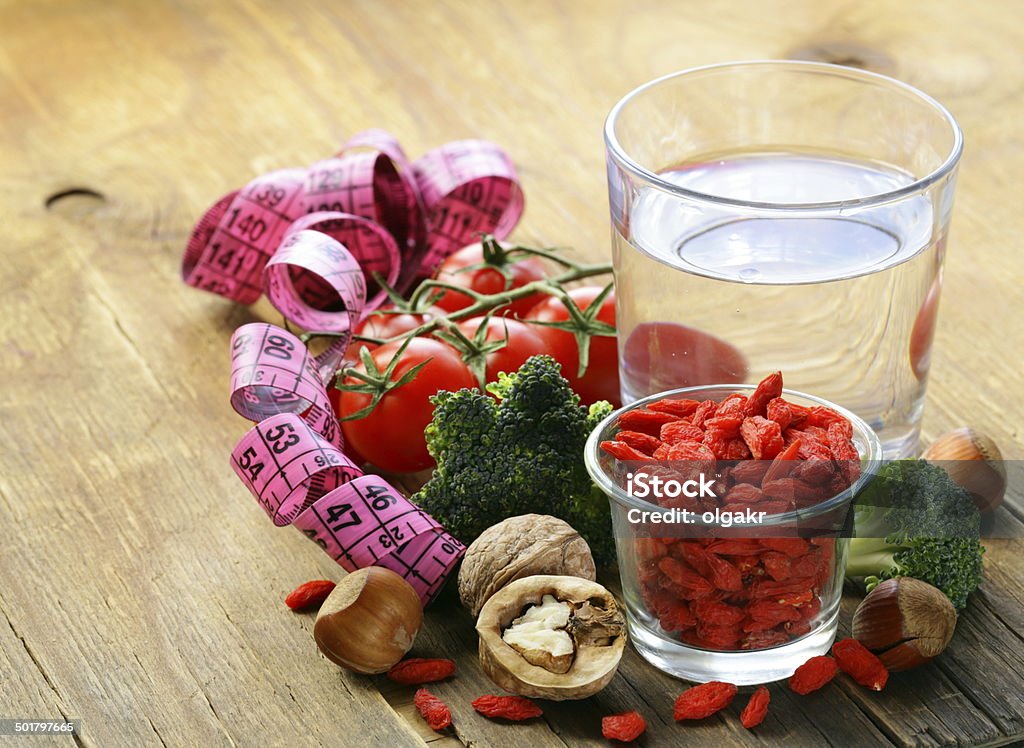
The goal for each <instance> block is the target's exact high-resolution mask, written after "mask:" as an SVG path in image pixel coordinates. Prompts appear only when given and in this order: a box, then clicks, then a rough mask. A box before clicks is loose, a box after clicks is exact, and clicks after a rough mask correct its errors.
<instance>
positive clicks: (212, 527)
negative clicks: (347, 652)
mask: <svg viewBox="0 0 1024 748" xmlns="http://www.w3.org/2000/svg"><path fill="white" fill-rule="evenodd" d="M1020 13H1021V8H1020V5H1019V4H1018V3H1017V2H1015V0H1003V1H1001V2H999V1H996V0H989V1H987V2H985V3H974V4H971V5H970V6H969V7H967V6H964V5H963V4H962V3H959V2H956V0H907V1H906V2H899V3H894V2H889V0H860V1H859V2H845V1H843V2H839V1H836V0H728V1H727V0H705V1H704V2H700V3H697V2H684V3H677V4H674V5H672V6H671V7H670V6H667V5H666V4H664V3H660V2H657V1H656V0H640V1H638V2H630V3H626V2H617V1H613V0H587V1H586V2H584V1H583V0H577V1H570V0H563V1H562V2H554V3H551V2H542V1H541V0H526V1H524V2H517V3H503V2H498V1H497V0H487V1H481V2H469V1H468V0H444V1H442V0H438V1H437V2H430V3H427V2H422V3H411V2H405V3H403V2H398V1H397V0H388V1H384V0H376V1H374V0H365V1H363V2H359V1H355V0H352V1H349V2H340V3H313V2H289V3H283V2H281V3H274V2H269V0H268V1H261V0H239V2H234V3H227V2H199V1H198V0H183V1H182V2H147V3H140V2H135V1H134V0H107V1H105V2H99V1H98V0H81V1H79V2H70V1H67V0H38V1H31V2H19V1H16V0H7V1H6V2H0V29H2V32H0V104H2V110H0V111H2V116H0V224H2V226H3V229H4V240H3V243H2V244H0V372H2V373H3V376H4V386H3V387H2V388H0V439H2V444H3V449H2V451H0V611H2V613H3V619H2V620H0V696H2V698H0V705H2V706H0V712H2V714H0V716H29V715H31V716H47V717H59V716H60V715H65V716H67V717H73V718H81V719H82V720H83V722H84V730H83V734H82V735H81V737H80V742H81V743H82V744H83V745H89V746H117V745H128V746H139V745H160V744H166V745H284V744H289V745H291V744H311V745H317V744H323V745H375V746H376V745H380V746H403V745H422V744H423V743H424V741H431V742H432V744H436V745H459V744H465V745H478V746H492V745H536V746H547V745H553V746H561V745H587V744H595V745H596V744H599V743H600V740H599V738H598V735H597V732H596V729H597V728H596V727H595V725H596V720H597V718H598V717H599V716H600V714H602V713H607V712H609V711H612V710H615V711H619V710H622V709H626V708H630V707H636V708H639V709H640V711H641V712H643V713H644V714H645V716H646V717H647V719H648V721H649V722H650V724H651V735H650V736H649V739H648V741H647V744H649V745H668V744H674V743H676V742H678V741H682V740H687V741H693V742H699V743H704V742H711V741H715V742H721V743H724V744H733V745H747V744H753V743H766V742H769V741H770V742H782V741H785V742H786V743H788V744H792V745H821V744H826V743H831V744H834V745H878V744H883V745H885V744H889V743H897V744H901V745H968V744H975V743H986V742H988V743H998V742H1004V743H1005V742H1009V741H1012V740H1014V739H1015V736H1016V738H1019V737H1020V736H1021V735H1022V734H1024V704H1022V703H1021V701H1020V695H1019V694H1020V693H1021V690H1022V689H1021V688H1020V685H1021V684H1020V680H1019V676H1020V673H1021V672H1022V671H1024V661H1022V660H1021V655H1020V652H1021V649H1020V645H1021V635H1020V632H1021V630H1022V628H1024V626H1022V624H1024V621H1022V618H1024V615H1022V612H1021V603H1022V601H1024V590H1022V586H1021V571H1022V569H1024V561H1022V560H1021V559H1022V556H1021V553H1020V551H1021V547H1020V543H1019V541H1000V542H999V543H993V544H992V547H991V550H990V553H989V555H988V558H987V560H986V564H987V567H988V578H987V581H986V584H985V588H984V592H983V594H982V595H980V596H979V599H978V600H977V601H975V603H974V604H973V605H972V608H971V609H970V611H969V612H968V613H967V614H966V615H965V616H964V617H963V619H962V621H961V631H960V634H959V635H958V637H957V639H956V642H955V644H954V647H953V648H952V649H951V651H950V653H949V655H948V656H944V657H943V658H942V660H940V662H938V663H936V664H934V665H932V666H929V667H928V668H926V669H924V670H921V671H918V672H916V673H914V674H908V675H907V676H900V677H899V678H894V683H893V686H892V687H891V688H890V689H889V690H888V691H887V692H886V694H884V695H883V696H881V697H876V696H873V695H867V694H864V693H862V692H859V691H856V690H853V689H850V688H836V689H830V690H829V691H828V692H823V693H821V694H818V695H816V696H814V697H810V698H809V699H807V700H801V699H798V698H797V697H795V696H793V695H792V694H790V693H788V692H787V691H786V690H785V689H784V688H778V687H773V697H774V698H775V704H774V706H773V710H772V713H771V715H770V716H769V718H768V721H767V722H766V724H765V726H764V727H763V729H762V730H761V731H759V732H758V733H756V734H752V733H747V732H746V731H744V730H742V728H739V727H738V721H737V719H736V714H737V713H738V709H739V708H740V705H739V704H738V705H737V706H734V707H732V708H731V709H730V711H729V712H728V713H727V714H726V715H725V716H724V717H723V718H721V719H718V718H716V719H713V720H709V721H708V724H702V725H697V726H693V727H686V728H683V727H679V726H676V725H674V724H672V723H671V720H670V718H669V717H668V716H667V715H670V705H671V701H672V699H673V698H674V697H675V695H676V693H677V692H678V691H679V690H680V689H681V685H680V684H679V683H678V682H676V681H673V680H672V679H670V678H667V677H665V676H662V675H660V674H658V673H656V672H654V671H653V670H652V669H651V668H650V667H648V666H646V665H645V664H644V663H642V662H641V661H640V660H639V659H638V658H637V657H636V655H635V654H632V653H630V654H629V655H628V656H627V657H626V658H625V661H624V663H623V667H622V676H621V677H619V678H617V679H616V680H615V681H614V682H613V684H612V685H611V686H610V687H609V688H608V689H607V690H606V691H605V692H603V693H602V694H600V696H598V697H596V698H595V699H593V700H591V701H590V702H587V703H586V704H584V707H585V710H580V709H578V708H573V707H569V706H567V705H552V706H551V707H550V708H549V711H548V718H547V719H546V720H544V721H540V722H537V723H535V724H532V725H521V726H517V727H515V728H510V727H508V726H504V725H497V724H494V723H491V722H488V721H486V720H484V719H482V718H479V717H477V716H476V715H474V714H473V713H472V711H471V709H470V708H469V706H468V701H469V699H470V697H472V696H475V695H478V694H479V693H481V692H484V691H487V690H490V689H489V685H488V683H487V682H486V680H485V679H484V677H483V676H482V675H481V673H480V672H479V670H478V669H476V667H475V664H474V662H475V653H474V648H475V640H474V635H473V631H472V625H471V621H470V620H469V618H468V616H466V615H464V614H463V613H462V611H461V609H459V608H458V607H457V606H456V605H455V603H454V602H453V601H452V600H451V599H450V598H449V599H448V600H447V601H446V602H443V603H442V604H441V605H439V606H438V607H437V608H435V609H433V610H432V611H430V613H429V615H428V626H427V627H426V628H425V630H424V633H423V635H422V637H421V639H420V641H419V642H418V643H417V651H421V652H422V653H423V654H437V653H440V652H445V653H448V652H453V653H454V656H455V657H456V659H457V660H458V662H459V668H460V674H459V676H458V678H456V679H454V680H452V681H450V682H448V683H444V684H439V686H438V687H437V689H436V690H437V692H438V693H439V695H441V696H442V697H444V698H448V699H449V700H450V701H451V704H452V708H453V711H454V712H455V715H456V724H457V728H456V730H455V731H454V732H452V733H451V734H450V735H447V736H443V737H438V736H435V735H433V734H431V733H430V732H429V730H427V729H426V728H425V727H424V726H423V724H422V722H421V721H419V718H418V717H417V716H416V715H415V713H414V712H413V710H412V709H411V706H410V699H411V693H409V692H407V691H406V690H403V689H396V688H394V687H390V686H388V685H387V684H384V683H381V682H380V679H373V678H361V677H355V676H348V675H344V674H342V673H341V672H339V671H338V670H337V669H336V668H334V667H333V666H331V665H330V664H329V663H327V662H326V661H325V660H324V659H323V658H320V657H318V655H317V653H316V651H315V649H314V647H313V644H312V638H311V635H310V630H311V620H310V619H309V618H308V617H306V616H296V615H292V614H289V613H288V612H287V611H286V610H284V608H283V606H282V603H281V601H282V599H283V597H284V595H285V594H286V593H287V592H288V591H289V590H290V589H291V588H292V587H293V586H294V585H295V584H296V583H298V582H300V581H304V580H305V579H307V578H313V577H325V576H326V577H332V576H337V575H338V569H337V567H335V565H334V564H333V563H331V562H330V561H329V560H328V559H327V558H326V557H324V556H323V554H321V553H320V552H319V551H318V550H317V549H316V548H315V547H314V546H312V545H311V544H309V543H308V542H307V541H306V540H305V539H303V538H302V537H301V536H300V535H299V534H298V533H296V532H294V531H291V530H278V529H275V528H273V527H272V526H271V525H270V523H268V522H267V521H266V518H265V517H264V516H263V514H262V512H261V511H260V509H259V508H258V507H257V505H256V504H255V503H254V502H253V501H252V500H251V499H250V498H249V497H248V496H247V495H246V493H245V491H244V489H243V488H242V486H241V485H240V484H239V483H238V481H237V480H236V479H235V477H234V476H233V475H232V473H231V470H230V469H229V467H228V459H227V458H228V452H229V449H230V446H231V445H232V444H233V443H234V441H235V440H236V439H237V438H238V437H239V436H240V435H241V434H242V433H243V432H244V431H245V429H246V427H247V424H246V423H245V422H243V421H242V420H241V419H239V418H238V417H237V416H236V415H235V414H234V413H233V412H232V411H231V409H230V407H229V406H228V404H227V397H226V395H227V392H226V388H227V381H226V380H227V374H228V363H227V355H226V347H227V341H228V337H229V335H230V333H231V331H232V330H233V329H234V328H235V327H236V326H237V325H239V324H242V323H244V322H246V321H250V320H253V319H263V318H267V319H276V317H274V316H272V315H271V313H270V311H271V310H269V307H267V306H266V304H265V303H261V304H257V305H256V306H254V307H252V308H240V307H236V306H233V305H231V304H229V303H227V302H225V301H223V300H222V299H220V298H217V297H213V296H209V295H205V294H202V293H200V292H197V291H195V290H193V289H189V288H186V287H185V286H184V285H183V284H182V283H181V282H180V279H179V275H178V266H179V261H180V254H181V251H182V249H183V246H184V243H185V240H186V237H187V235H188V232H189V230H190V228H191V226H192V224H193V222H194V221H195V220H196V218H197V217H198V216H199V215H200V213H201V212H202V210H203V209H205V207H206V206H207V205H208V204H209V203H210V202H212V201H213V200H214V199H215V198H216V197H218V196H219V195H220V194H222V193H223V192H225V191H227V190H228V189H231V188H233V187H235V186H237V185H239V184H241V183H244V182H245V181H247V180H248V179H249V178H251V177H252V176H253V175H255V174H257V173H259V172H263V171H267V170H270V169H273V168H277V167H283V166H290V165H301V164H308V163H310V162H312V161H314V160H316V159H318V158H321V157H323V156H326V155H328V154H330V153H332V152H333V151H334V149H336V148H337V146H338V145H339V144H340V143H341V142H342V141H343V140H344V139H345V138H346V137H347V136H348V135H349V134H351V133H353V132H356V131H358V130H361V129H364V128H367V127H386V128H388V129H390V130H392V131H393V132H395V133H396V134H397V135H398V136H399V138H400V139H401V141H402V142H403V144H404V145H405V146H406V148H407V150H408V151H409V152H410V154H412V155H418V154H420V153H422V152H423V151H425V150H427V149H428V148H431V147H434V146H436V145H438V144H440V143H442V142H444V141H446V140H451V139H455V138H459V137H483V138H489V139H492V140H495V141H497V142H498V143H500V144H502V145H503V146H504V147H505V148H506V149H507V150H508V151H509V152H510V153H511V154H512V155H513V157H514V159H515V160H516V162H517V164H518V166H519V167H520V173H521V175H522V180H523V185H524V188H525V191H526V195H527V212H526V216H525V219H524V221H523V223H522V224H521V226H520V228H519V229H518V230H517V232H516V234H515V237H516V238H517V239H520V240H522V241H523V242H531V243H540V244H557V245H571V246H574V247H576V248H577V250H578V251H579V252H580V253H581V254H582V255H585V256H587V257H589V258H592V259H599V258H604V257H607V255H608V227H607V207H606V199H605V185H604V164H603V148H602V142H601V129H600V125H601V122H602V121H603V118H604V115H605V113H606V112H607V111H608V109H609V108H610V107H611V105H612V104H613V103H614V102H615V101H616V100H617V99H618V98H619V96H621V95H622V94H623V93H624V92H626V91H627V90H629V89H630V88H632V87H633V86H635V85H637V84H639V83H641V82H643V81H645V80H648V79H650V78H652V77H654V76H656V75H659V74H662V73H666V72H670V71H673V70H677V69H680V68H684V67H688V66H692V65H699V64H707V63H713V62H721V61H726V60H731V59H752V58H779V57H799V58H813V59H822V58H824V59H829V60H839V61H843V62H847V63H851V64H866V65H868V66H870V67H874V68H875V69H880V70H883V71H884V72H888V73H891V74H894V75H897V76H899V77H901V78H904V79H905V80H907V81H908V82H910V83H912V84H915V85H918V86H920V87H922V88H923V89H924V90H926V91H927V92H929V93H931V94H932V95H934V96H936V97H937V98H939V99H941V100H942V101H943V102H944V103H945V104H947V105H948V106H949V107H950V108H951V109H952V111H953V112H954V113H955V115H956V116H957V117H958V118H959V120H960V122H961V123H962V125H963V128H964V131H965V134H966V138H967V149H966V152H965V156H964V160H963V164H962V169H961V177H960V184H959V190H958V196H957V208H956V212H955V216H954V220H953V228H952V238H951V249H950V252H949V257H948V263H947V269H946V284H945V290H944V294H943V301H942V309H941V314H940V319H939V326H938V332H937V339H936V348H935V355H934V358H933V363H932V374H931V382H930V388H929V394H928V406H927V411H926V416H925V426H926V432H927V433H928V434H931V435H934V434H936V433H938V432H940V431H942V430H945V429H947V428H950V427H954V426H958V425H961V424H963V423H970V424H973V425H975V426H976V427H978V428H980V429H982V430H984V431H986V432H988V433H990V434H991V435H992V436H993V437H994V438H995V439H996V441H997V442H998V443H999V444H1000V445H1001V446H1002V447H1003V449H1004V453H1005V456H1006V457H1007V458H1010V459H1021V458H1024V444H1022V438H1021V431H1020V424H1021V423H1022V422H1024V405H1022V404H1021V397H1020V396H1021V393H1022V391H1024V387H1022V384H1024V368H1022V367H1021V366H1020V353H1019V352H1020V350H1021V348H1022V344H1024V322H1022V319H1021V315H1020V314H1018V313H1017V312H1019V310H1020V309H1021V308H1022V300H1024V295H1022V294H1024V292H1022V290H1021V289H1022V283H1021V281H1022V279H1024V253H1021V252H1019V251H1018V247H1017V244H1018V243H1019V237H1020V236H1021V235H1022V234H1024V213H1022V212H1021V211H1020V210H1019V200H1018V199H1017V193H1018V192H1019V185H1018V180H1019V174H1020V173H1021V172H1022V171H1024V137H1022V135H1021V130H1020V127H1019V123H1020V121H1021V120H1022V118H1024V98H1022V97H1021V95H1020V92H1021V90H1022V87H1024V54H1022V52H1021V50H1024V27H1022V26H1021V24H1020V23H1019V20H1020ZM994 647H1001V648H1003V650H1008V651H1003V650H1001V649H994ZM1014 669H1016V670H1015V673H1014ZM1014 674H1016V676H1017V678H1018V680H1017V682H1016V684H1015V683H1014V682H1013V676H1014ZM1015 685H1016V689H1015V690H1014V688H1013V687H1014V686H1015ZM65 742H67V741H65Z"/></svg>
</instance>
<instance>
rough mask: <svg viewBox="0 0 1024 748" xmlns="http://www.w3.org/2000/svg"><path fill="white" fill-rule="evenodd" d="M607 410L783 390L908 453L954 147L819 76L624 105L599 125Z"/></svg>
mask: <svg viewBox="0 0 1024 748" xmlns="http://www.w3.org/2000/svg"><path fill="white" fill-rule="evenodd" d="M605 143H606V150H607V162H608V194H609V203H610V208H611V219H612V230H613V231H612V253H613V260H614V264H615V296H616V305H617V308H616V322H617V327H618V330H619V370H620V381H621V386H622V399H623V402H630V401H632V400H634V399H636V398H638V397H644V396H645V395H649V394H651V393H653V392H658V391H661V390H667V389H672V388H675V387H686V386H695V385H701V384H718V383H729V382H735V383H740V382H749V381H756V380H758V379H760V377H761V376H763V375H765V374H767V373H768V372H771V371H776V370H780V369H781V370H782V371H783V372H785V374H786V381H787V382H788V383H789V385H790V386H792V387H795V388H796V389H799V390H803V391H804V392H815V393H817V394H819V395H820V396H822V397H825V398H828V399H829V400H831V401H833V402H836V403H839V404H840V405H843V406H844V407H846V408H848V409H849V410H852V411H853V412H854V413H857V414H858V415H859V416H861V417H862V418H864V420H866V421H867V422H868V423H870V424H871V426H872V428H874V429H875V430H876V432H878V434H879V437H880V438H881V440H882V443H883V445H884V447H885V452H886V456H887V457H899V456H907V455H909V454H911V453H913V452H915V451H916V449H917V444H918V436H919V429H920V422H921V414H922V409H923V404H924V396H925V385H926V382H927V374H928V368H929V361H930V351H931V344H932V335H933V332H934V329H935V322H936V314H937V311H938V303H939V294H940V290H941V285H942V266H943V259H944V257H945V246H946V236H947V231H948V227H949V220H950V214H951V211H952V206H953V194H954V189H955V181H956V172H957V165H958V163H959V160H960V154H961V151H962V147H963V137H962V134H961V132H960V128H959V127H958V125H957V123H956V120H955V119H954V118H953V116H952V115H951V114H950V113H949V111H947V110H946V109H945V108H944V107H943V106H942V105H941V104H939V103H938V102H936V101H935V100H934V99H932V98H930V97H929V96H927V95H925V94H924V93H922V92H921V91H918V90H917V89H915V88H912V87H911V86H908V85H907V84H905V83H901V82H899V81H897V80H894V79H892V78H887V77H885V76H882V75H877V74H875V73H870V72H867V71H863V70H854V69H851V68H847V67H840V66H836V65H826V64H822V63H812V62H796V61H780V62H773V61H764V62H740V63H729V64H724V65H711V66H708V67H702V68H696V69H692V70H685V71H682V72H679V73H673V74H671V75H667V76H665V77H663V78H659V79H657V80H654V81H651V82H649V83H647V84H645V85H643V86H640V87H639V88H637V89H635V90H634V91H632V92H630V93H629V94H627V95H626V96H625V97H624V98H623V99H622V100H621V101H620V102H619V103H618V104H616V105H615V107H614V108H613V109H612V110H611V113H610V114H609V115H608V120H607V122H606V124H605Z"/></svg>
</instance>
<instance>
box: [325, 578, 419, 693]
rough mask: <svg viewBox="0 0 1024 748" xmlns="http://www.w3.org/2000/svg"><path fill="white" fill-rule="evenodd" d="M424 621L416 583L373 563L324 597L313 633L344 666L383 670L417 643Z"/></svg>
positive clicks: (326, 651) (359, 670)
mask: <svg viewBox="0 0 1024 748" xmlns="http://www.w3.org/2000/svg"><path fill="white" fill-rule="evenodd" d="M422 623H423V606H422V605H421V604H420V598H419V596H418V595H417V594H416V590H414V589H413V588H412V585H410V584H409V583H408V582H406V581H405V580H404V579H402V578H401V577H400V576H398V574H396V573H395V572H393V571H391V570H390V569H385V568H383V567H381V566H368V567H367V568H365V569H359V570H358V571H354V572H352V573H351V574H348V575H346V576H345V577H344V578H343V579H342V580H341V581H340V582H338V586H337V587H335V588H334V591H333V592H331V594H330V595H329V596H328V597H327V599H326V600H324V604H323V605H322V606H321V607H320V612H319V613H318V614H317V617H316V623H314V624H313V638H314V639H315V640H316V645H317V646H318V647H319V648H320V651H321V652H323V653H324V654H325V655H326V656H327V659H329V660H331V661H332V662H335V663H337V664H338V665H341V666H342V667H343V668H347V669H349V670H354V671H355V672H357V673H365V674H371V673H383V672H384V671H386V670H388V669H389V668H390V667H391V666H392V665H394V664H395V663H396V662H398V661H399V660H401V659H402V657H404V656H405V653H406V652H408V651H409V650H410V649H411V648H412V643H413V641H415V639H416V634H417V633H419V630H420V626H421V625H422Z"/></svg>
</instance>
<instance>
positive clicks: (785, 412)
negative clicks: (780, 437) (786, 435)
mask: <svg viewBox="0 0 1024 748" xmlns="http://www.w3.org/2000/svg"><path fill="white" fill-rule="evenodd" d="M765 417H766V418H767V419H768V420H769V421H775V423H777V424H779V428H780V429H782V430H783V431H785V430H786V429H787V428H789V425H790V424H791V423H793V408H792V407H791V406H790V404H789V403H788V402H786V401H785V400H783V399H782V398H781V397H776V398H774V399H773V400H769V401H768V407H767V408H766V409H765Z"/></svg>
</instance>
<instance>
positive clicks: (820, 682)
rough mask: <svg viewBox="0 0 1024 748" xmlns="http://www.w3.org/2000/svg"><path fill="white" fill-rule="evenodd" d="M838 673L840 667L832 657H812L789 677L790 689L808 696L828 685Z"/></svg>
mask: <svg viewBox="0 0 1024 748" xmlns="http://www.w3.org/2000/svg"><path fill="white" fill-rule="evenodd" d="M838 672H839V666H838V665H836V661H835V660H833V659H832V658H831V657H825V656H824V655H819V656H818V657H812V658H811V659H809V660H808V661H807V662H805V663H804V664H803V665H801V666H800V667H798V668H797V669H796V672H795V673H793V674H792V675H791V676H790V677H789V687H790V688H791V689H792V690H793V691H795V692H796V693H798V694H800V695H801V696H806V695H807V694H809V693H811V692H812V691H817V690H818V689H819V688H821V687H822V686H824V685H825V684H827V683H828V682H829V681H831V680H832V679H833V678H835V677H836V673H838Z"/></svg>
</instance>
